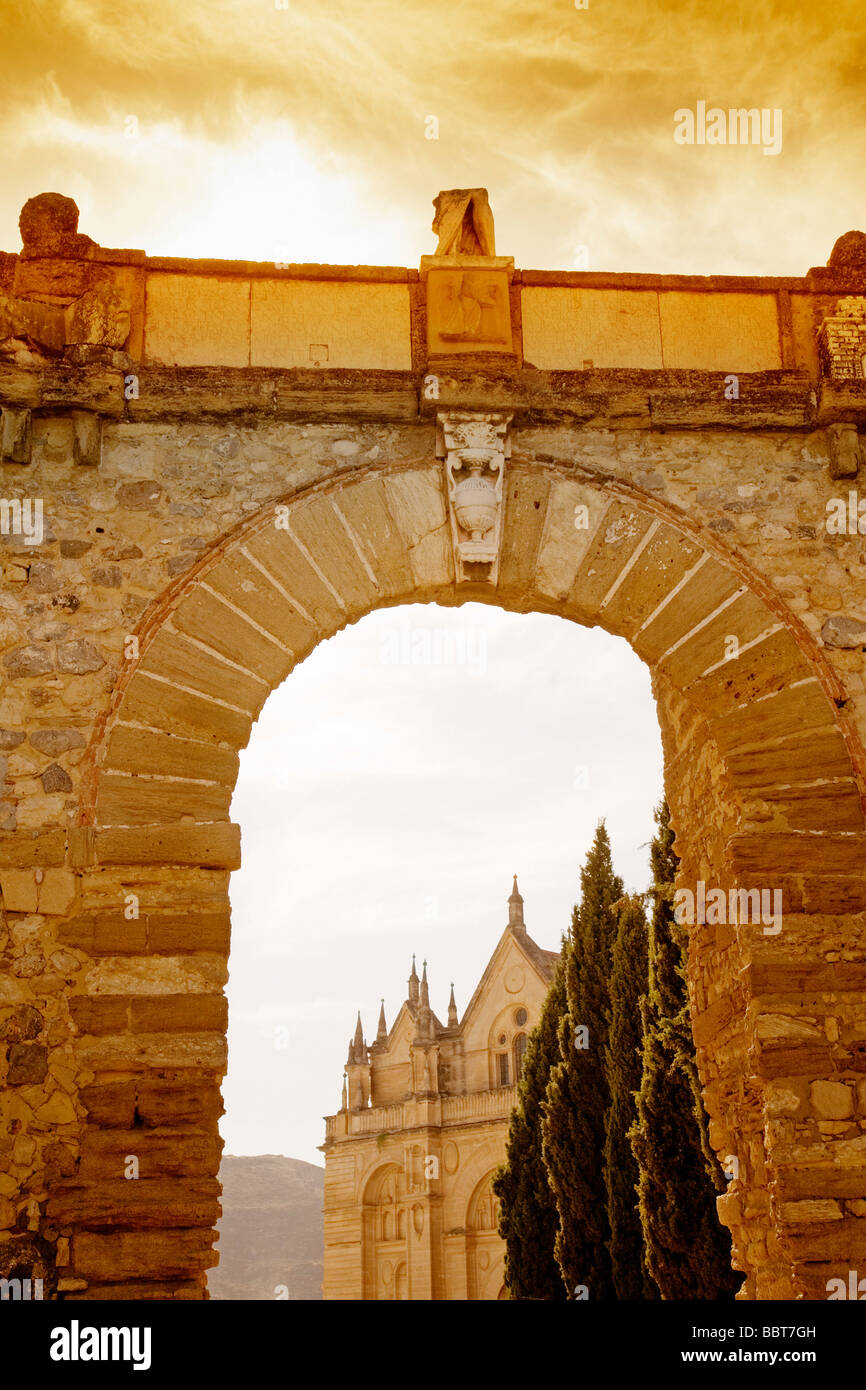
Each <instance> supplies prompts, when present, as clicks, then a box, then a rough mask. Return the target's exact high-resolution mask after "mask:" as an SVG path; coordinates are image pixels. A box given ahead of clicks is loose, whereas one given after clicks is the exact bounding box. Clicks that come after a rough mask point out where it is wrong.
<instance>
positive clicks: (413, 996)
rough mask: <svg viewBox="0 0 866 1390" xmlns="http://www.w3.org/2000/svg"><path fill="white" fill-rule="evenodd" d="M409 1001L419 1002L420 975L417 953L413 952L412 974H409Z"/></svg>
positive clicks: (411, 1002)
mask: <svg viewBox="0 0 866 1390" xmlns="http://www.w3.org/2000/svg"><path fill="white" fill-rule="evenodd" d="M409 1003H410V1004H417V1003H418V975H417V972H416V970H415V953H414V952H413V953H412V974H411V975H410V976H409Z"/></svg>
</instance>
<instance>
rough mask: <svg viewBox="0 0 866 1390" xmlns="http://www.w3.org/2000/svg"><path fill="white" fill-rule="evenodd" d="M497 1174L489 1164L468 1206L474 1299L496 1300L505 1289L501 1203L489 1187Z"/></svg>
mask: <svg viewBox="0 0 866 1390" xmlns="http://www.w3.org/2000/svg"><path fill="white" fill-rule="evenodd" d="M495 1171H496V1169H495V1168H490V1167H489V1164H488V1170H487V1172H486V1173H485V1174H484V1175H483V1177H481V1178H480V1179H479V1181H478V1182H477V1183H476V1184H475V1187H474V1189H473V1191H472V1195H471V1197H470V1198H469V1202H468V1204H467V1207H466V1289H467V1296H468V1297H469V1298H470V1299H472V1300H486V1301H488V1300H489V1301H494V1300H495V1299H496V1298H497V1297H498V1290H499V1289H500V1288H501V1286H502V1276H503V1270H504V1264H505V1249H504V1246H503V1243H502V1239H501V1237H500V1236H499V1230H498V1225H499V1223H498V1211H499V1202H498V1200H497V1198H496V1197H494V1195H493V1192H492V1190H491V1186H490V1184H491V1182H492V1179H493V1174H494V1173H495Z"/></svg>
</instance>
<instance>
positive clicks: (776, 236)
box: [0, 0, 866, 274]
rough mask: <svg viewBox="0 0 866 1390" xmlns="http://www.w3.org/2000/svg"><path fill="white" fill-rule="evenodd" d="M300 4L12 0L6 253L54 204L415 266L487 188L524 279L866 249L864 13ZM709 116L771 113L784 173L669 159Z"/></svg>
mask: <svg viewBox="0 0 866 1390" xmlns="http://www.w3.org/2000/svg"><path fill="white" fill-rule="evenodd" d="M282 2H283V0H147V2H146V3H143V0H130V3H122V4H118V3H116V0H20V3H15V2H14V0H3V4H2V6H0V53H2V54H3V64H2V71H3V77H4V80H3V82H2V84H0V109H2V117H0V119H2V136H3V139H2V146H0V148H2V151H3V157H2V160H0V191H2V200H0V209H2V211H0V247H2V248H3V249H7V250H17V249H18V247H19V244H20V243H19V238H18V230H17V218H18V212H19V210H20V207H21V204H22V203H23V202H24V201H25V199H26V198H28V197H30V196H31V195H32V194H34V193H38V192H41V191H44V190H54V191H58V192H62V193H67V194H69V195H71V196H72V197H74V198H75V199H76V201H77V202H78V204H79V206H80V208H81V224H80V227H81V230H82V231H85V232H87V233H88V234H89V235H91V236H93V237H94V238H96V239H97V240H98V241H100V242H101V243H102V244H103V245H110V246H133V247H142V248H144V249H145V250H147V251H148V252H149V253H151V254H154V255H157V254H163V255H183V256H228V257H238V258H249V259H257V260H273V259H286V260H288V259H291V260H313V261H336V262H358V261H360V262H370V263H384V264H398V265H410V266H417V264H418V259H419V257H420V256H421V255H422V254H423V253H425V252H429V251H432V250H433V249H434V243H435V238H434V237H433V236H432V233H431V232H430V220H431V217H432V208H431V199H432V198H433V197H434V195H435V194H436V193H437V192H438V191H439V189H440V188H451V187H462V186H473V185H479V184H480V185H484V186H486V187H487V188H488V189H489V190H490V198H491V204H492V207H493V211H494V214H495V218H496V234H497V251H498V252H499V253H500V254H507V255H513V256H514V257H515V259H516V262H517V264H518V265H520V266H526V267H538V268H560V269H572V268H575V266H576V259H575V258H576V250H575V248H576V247H579V246H585V247H586V248H587V251H586V253H585V255H586V265H587V267H588V268H589V269H591V270H596V269H597V270H601V269H613V270H644V271H669V272H673V271H682V272H692V273H712V272H718V273H723V272H724V273H744V274H774V273H775V274H800V273H802V272H804V271H805V270H806V269H808V267H809V266H811V265H815V264H823V263H824V262H825V261H826V259H827V256H828V254H829V251H830V248H831V246H832V243H833V241H834V240H835V238H836V237H837V236H838V235H839V234H840V233H842V232H844V231H847V230H849V229H850V228H851V227H858V226H859V227H866V180H864V168H866V7H864V5H863V3H862V0H834V3H833V4H832V5H830V4H826V3H823V0H815V3H810V4H805V3H791V4H773V3H769V0H749V2H748V3H729V4H722V3H716V4H700V5H697V4H684V3H664V0H662V3H645V0H644V3H641V0H588V7H587V8H586V9H578V8H576V5H575V3H574V0H487V3H480V0H438V3H426V0H425V3H419V2H418V0H287V7H286V8H285V9H282V8H278V7H277V6H278V5H279V4H280V3H282ZM581 3H582V0H581ZM698 101H706V103H707V105H708V106H719V107H722V108H723V109H725V108H728V107H730V106H737V107H740V106H747V107H758V108H767V109H775V108H778V109H780V110H781V111H782V113H783V146H782V151H781V153H780V154H779V155H778V156H777V157H772V156H771V157H767V156H765V155H764V154H763V152H762V149H761V148H760V147H757V146H737V145H731V146H725V147H718V146H716V147H711V146H697V145H695V146H681V145H677V144H676V143H675V142H674V140H673V129H674V112H675V111H676V110H677V109H680V108H684V107H689V108H693V109H694V108H695V106H696V103H697V102H698ZM429 116H435V117H436V118H437V119H438V122H439V138H438V139H437V140H432V139H427V138H425V127H426V124H427V117H429ZM130 117H134V118H135V120H136V121H137V128H138V133H137V135H134V134H133V135H130V134H128V133H127V131H128V130H129V129H130V128H133V123H132V122H131V121H130V120H128V118H130ZM577 254H578V255H579V253H577Z"/></svg>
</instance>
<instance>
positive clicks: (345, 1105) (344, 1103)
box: [340, 1072, 349, 1110]
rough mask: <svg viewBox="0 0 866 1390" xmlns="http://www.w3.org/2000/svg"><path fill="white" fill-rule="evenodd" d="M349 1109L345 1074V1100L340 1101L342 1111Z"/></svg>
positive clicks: (344, 1074)
mask: <svg viewBox="0 0 866 1390" xmlns="http://www.w3.org/2000/svg"><path fill="white" fill-rule="evenodd" d="M348 1108H349V1097H348V1095H347V1093H346V1073H345V1072H343V1098H342V1100H341V1101H340V1109H341V1110H348Z"/></svg>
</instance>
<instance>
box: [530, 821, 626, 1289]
mask: <svg viewBox="0 0 866 1390" xmlns="http://www.w3.org/2000/svg"><path fill="white" fill-rule="evenodd" d="M580 887H581V898H580V906H579V907H575V909H574V912H573V914H572V922H571V932H570V934H569V937H568V940H567V942H566V949H565V991H566V999H567V1003H568V1011H567V1013H566V1014H565V1016H564V1017H563V1018H562V1020H561V1021H560V1025H559V1029H558V1039H559V1050H560V1055H561V1060H560V1061H559V1062H558V1064H557V1065H556V1066H555V1067H554V1068H553V1070H552V1072H551V1076H550V1082H549V1085H548V1088H547V1097H546V1100H545V1103H544V1108H543V1120H542V1144H543V1156H544V1162H545V1165H546V1167H547V1171H548V1174H549V1178H550V1186H551V1188H552V1189H553V1193H554V1196H555V1198H556V1206H557V1211H558V1213H559V1230H558V1231H557V1236H556V1245H555V1253H556V1259H557V1263H558V1264H559V1267H560V1269H561V1271H562V1277H563V1280H564V1282H565V1286H566V1289H567V1291H568V1297H569V1298H574V1297H589V1298H591V1299H593V1300H596V1299H609V1298H613V1297H615V1293H614V1287H613V1280H612V1275H611V1264H610V1252H609V1250H608V1247H607V1242H608V1240H609V1239H610V1227H609V1224H608V1219H607V1209H606V1195H607V1194H606V1192H605V1184H604V1167H603V1150H604V1139H605V1115H606V1111H607V1107H608V1104H609V1096H608V1090H607V1082H606V1079H605V1066H604V1062H605V1048H606V1046H607V1042H608V1025H609V1012H608V984H609V977H610V965H611V947H612V944H613V938H614V934H615V931H616V920H617V914H616V911H615V910H614V904H615V903H616V902H618V900H619V899H620V898H621V897H622V893H623V883H622V879H621V878H619V877H618V875H616V874H615V873H614V871H613V864H612V862H611V855H610V840H609V839H608V834H607V830H606V829H605V825H604V821H601V822H600V823H599V826H598V828H597V830H596V833H595V839H594V841H593V844H592V847H591V849H590V851H589V853H588V855H587V857H586V863H585V864H584V867H583V868H582V869H581V874H580ZM583 1288H585V1289H586V1290H587V1293H586V1294H585V1295H584V1294H583V1293H582V1292H581V1293H578V1292H577V1290H579V1289H580V1290H582V1289H583Z"/></svg>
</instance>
